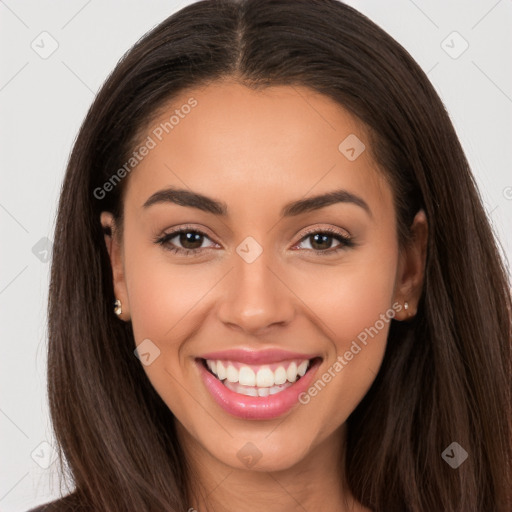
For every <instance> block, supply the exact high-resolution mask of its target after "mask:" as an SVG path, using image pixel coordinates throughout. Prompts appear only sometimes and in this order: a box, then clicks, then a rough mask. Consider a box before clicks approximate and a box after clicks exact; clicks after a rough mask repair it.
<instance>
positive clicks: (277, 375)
mask: <svg viewBox="0 0 512 512" xmlns="http://www.w3.org/2000/svg"><path fill="white" fill-rule="evenodd" d="M206 364H207V366H208V368H210V370H211V371H212V372H213V373H214V374H215V375H217V377H218V378H219V380H224V379H227V380H228V382H238V383H240V384H242V385H244V386H258V387H260V388H270V387H272V386H274V385H279V384H284V383H285V382H286V381H287V380H288V381H289V382H295V381H296V380H297V376H301V377H302V376H303V375H304V374H305V373H306V371H307V369H308V364H309V360H307V359H306V360H305V361H302V362H300V363H299V364H298V365H297V363H295V362H291V363H286V364H283V365H282V366H278V367H277V368H276V370H275V371H272V370H271V369H270V368H269V367H268V366H259V367H257V368H252V367H250V366H247V365H243V366H240V368H237V367H236V366H235V365H234V364H232V363H230V362H229V361H220V360H217V361H213V360H211V359H207V360H206Z"/></svg>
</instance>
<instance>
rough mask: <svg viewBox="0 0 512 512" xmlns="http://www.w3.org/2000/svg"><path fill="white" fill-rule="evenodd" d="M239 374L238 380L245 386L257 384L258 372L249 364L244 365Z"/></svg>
mask: <svg viewBox="0 0 512 512" xmlns="http://www.w3.org/2000/svg"><path fill="white" fill-rule="evenodd" d="M258 373H259V372H258ZM238 374H239V375H238V382H239V383H240V384H242V385H244V386H256V374H255V373H254V371H253V369H252V368H249V367H248V366H242V368H240V370H239V372H238Z"/></svg>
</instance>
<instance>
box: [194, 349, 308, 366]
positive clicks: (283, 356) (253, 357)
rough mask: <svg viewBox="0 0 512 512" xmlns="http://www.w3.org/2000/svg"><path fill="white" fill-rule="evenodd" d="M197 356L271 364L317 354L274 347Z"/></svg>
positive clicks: (302, 358) (231, 350)
mask: <svg viewBox="0 0 512 512" xmlns="http://www.w3.org/2000/svg"><path fill="white" fill-rule="evenodd" d="M199 357H201V358H202V359H213V360H218V359H221V360H226V361H239V362H241V363H245V364H271V363H279V362H281V361H288V360H290V359H300V360H306V359H313V358H314V357H318V354H310V355H308V354H300V353H299V352H288V351H287V350H280V349H275V348H274V349H266V350H242V349H230V350H222V351H219V352H209V353H208V354H203V355H202V356H199Z"/></svg>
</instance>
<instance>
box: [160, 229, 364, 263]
mask: <svg viewBox="0 0 512 512" xmlns="http://www.w3.org/2000/svg"><path fill="white" fill-rule="evenodd" d="M182 233H196V234H198V235H202V236H203V237H206V238H209V236H208V235H207V234H206V233H204V232H203V231H201V230H199V229H196V228H192V227H187V226H184V227H182V228H180V229H177V230H175V231H171V232H170V233H166V234H165V235H163V236H158V237H156V238H155V240H154V243H155V244H159V245H161V246H162V247H163V248H164V249H165V250H166V251H170V252H171V253H174V254H180V255H182V256H192V257H193V256H199V254H200V253H201V252H202V249H201V248H197V249H182V248H181V247H172V246H170V245H169V240H172V239H173V238H175V237H176V236H177V235H180V234H182ZM313 234H319V235H329V236H330V237H332V238H334V239H336V240H338V241H339V242H340V245H338V246H337V247H335V248H331V249H326V250H324V251H320V250H314V249H307V250H308V251H312V252H314V253H315V255H317V256H325V255H331V254H335V253H338V252H339V251H341V250H343V249H346V248H351V247H354V246H355V245H356V244H355V243H354V240H353V239H352V238H351V237H348V236H346V235H343V234H341V233H340V232H339V231H336V230H335V229H332V228H325V229H318V228H316V229H310V230H308V231H306V233H304V235H303V236H302V238H301V239H300V240H299V242H298V243H300V242H302V241H304V240H306V239H307V238H308V237H310V236H311V235H313ZM203 249H205V248H203ZM206 249H208V248H206Z"/></svg>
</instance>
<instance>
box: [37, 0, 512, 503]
mask: <svg viewBox="0 0 512 512" xmlns="http://www.w3.org/2000/svg"><path fill="white" fill-rule="evenodd" d="M54 246H55V249H54V255H53V264H52V275H51V287H50V302H49V361H48V365H49V376H48V377H49V381H48V382H49V397H50V408H51V414H52V419H53V424H54V428H55V432H56V437H57V439H58V442H59V445H60V449H61V457H62V461H63V465H64V461H65V464H66V467H67V468H68V471H69V472H70V474H71V477H72V480H73V483H74V485H75V489H74V491H73V492H72V493H71V494H69V495H68V496H67V497H65V498H63V499H61V500H58V501H56V502H54V503H52V504H50V505H47V506H46V508H45V507H42V508H40V509H38V510H46V511H47V512H49V511H50V510H58V511H60V510H84V511H85V510H87V511H100V510H101V511H105V512H107V511H108V512H110V511H112V512H114V511H116V512H117V511H133V510H137V511H138V512H141V511H186V510H199V511H201V510H218V511H232V510H244V511H251V510H267V511H274V510H280V511H281V510H286V511H291V510H319V509H322V510H328V511H335V510H336V511H345V510H346V511H348V510H351V511H370V510H371V511H391V510H393V511H394V510H410V511H433V510H444V511H483V510H485V511H490V510H498V511H505V510H510V506H511V501H510V499H511V496H510V488H511V485H510V484H511V482H510V474H511V473H510V461H511V458H512V457H511V456H512V447H511V421H510V420H511V411H510V370H511V355H510V341H511V332H510V320H511V317H510V315H511V313H510V312H511V300H510V291H509V286H508V281H507V274H506V272H505V269H504V265H503V263H502V261H501V260H500V256H499V252H498V250H497V245H496V241H495V239H494V237H493V233H492V231H491V228H490V226H489V223H488V221H487V219H486V216H485V212H484V209H483V207H482V203H481V199H480V197H479V195H478V192H477V189H476V186H475V182H474V179H473V176H472V174H471V171H470V169H469V166H468V163H467V161H466V158H465V156H464V153H463V150H462V148H461V146H460V143H459V141H458V139H457V136H456V134H455V131H454V129H453V127H452V125H451V122H450V120H449V117H448V115H447V113H446V111H445V109H444V108H443V105H442V103H441V101H440V99H439V97H438V96H437V94H436V93H435V91H434V89H433V87H432V86H431V84H430V83H429V81H428V79H427V77H426V76H425V74H424V73H423V72H422V70H421V69H420V68H419V67H418V65H417V64H416V63H415V62H414V61H413V59H412V58H411V57H410V55H409V54H408V53H407V52H406V51H405V50H404V49H403V48H402V47H401V46H400V45H399V44H398V43H397V42H396V41H394V40H393V39H392V38H391V37H390V36H388V35H387V34H386V33H385V32H383V31H382V30H381V29H380V28H378V27H377V26H376V25H375V24H374V23H372V22H371V21H369V20H368V19H367V18H366V17H364V16H363V15H361V14H360V13H358V12H356V11H355V10H353V9H352V8H350V7H348V6H346V5H344V4H342V3H339V2H337V1H334V0H323V1H319V0H317V1H311V0H299V1H297V0H293V1H291V0H279V1H270V0H246V1H227V0H226V1H203V2H198V3H196V4H193V5H190V6H188V7H186V8H184V9H182V10H181V11H179V12H178V13H176V14H174V15H173V16H171V17H169V18H168V19H167V20H165V21H164V22H162V23H161V24H160V25H159V26H157V27H156V28H155V29H154V30H152V31H151V32H150V33H149V34H147V35H146V36H145V37H144V38H142V39H141V40H140V41H139V42H138V43H137V44H136V45H135V46H134V47H133V48H132V49H131V50H130V51H129V52H128V53H127V54H126V55H125V56H124V58H123V59H122V60H121V62H120V63H119V64H118V66H117V67H116V69H115V70H114V72H113V73H112V75H111V76H110V77H109V78H108V80H107V81H106V83H105V85H104V86H103V88H102V90H101V91H100V93H99V94H98V96H97V98H96V100H95V101H94V103H93V105H92V107H91V109H90V111H89V113H88V115H87V118H86V119H85V121H84V124H83V126H82V128H81V131H80V134H79V136H78V138H77V141H76V143H75V147H74V149H73V153H72V156H71V159H70V162H69V165H68V169H67V173H66V177H65V181H64V186H63V189H62V194H61V201H60V205H59V211H58V219H57V226H56V233H55V244H54Z"/></svg>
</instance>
